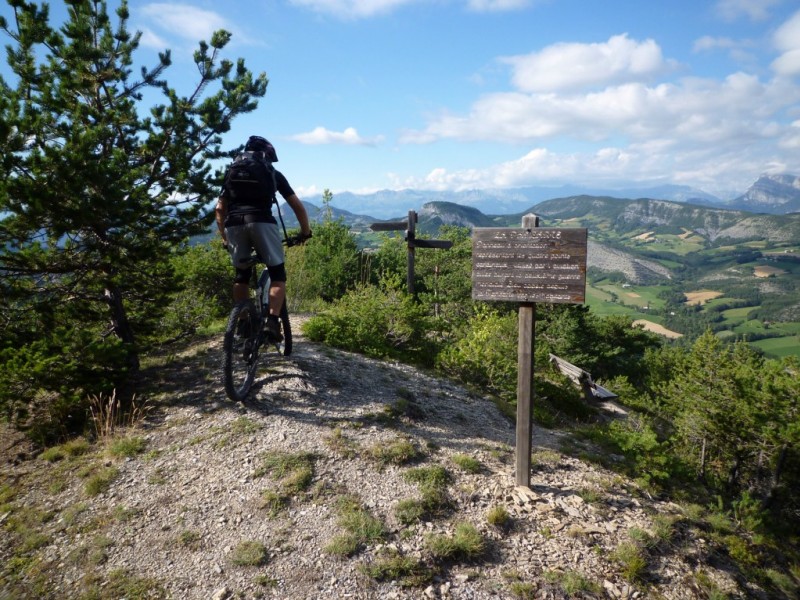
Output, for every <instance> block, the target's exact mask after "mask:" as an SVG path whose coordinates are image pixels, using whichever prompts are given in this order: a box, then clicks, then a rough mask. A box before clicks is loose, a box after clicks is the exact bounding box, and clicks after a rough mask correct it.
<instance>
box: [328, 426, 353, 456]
mask: <svg viewBox="0 0 800 600" xmlns="http://www.w3.org/2000/svg"><path fill="white" fill-rule="evenodd" d="M323 441H324V442H325V445H326V446H327V447H328V448H330V450H331V451H332V452H334V453H335V454H337V455H339V456H341V457H342V458H354V457H355V456H356V455H357V454H358V444H356V442H354V441H353V440H351V439H350V438H349V437H347V436H346V435H345V434H344V433H343V432H342V429H341V427H337V428H336V429H334V430H333V431H332V432H331V434H330V435H327V436H325V438H324V440H323Z"/></svg>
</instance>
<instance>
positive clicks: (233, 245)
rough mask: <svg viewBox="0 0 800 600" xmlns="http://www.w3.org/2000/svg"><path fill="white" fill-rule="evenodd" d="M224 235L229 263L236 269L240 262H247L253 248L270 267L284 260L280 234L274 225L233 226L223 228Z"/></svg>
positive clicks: (240, 266)
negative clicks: (226, 240) (229, 258)
mask: <svg viewBox="0 0 800 600" xmlns="http://www.w3.org/2000/svg"><path fill="white" fill-rule="evenodd" d="M225 235H226V237H227V238H228V252H230V254H231V262H233V266H234V267H236V268H242V261H244V262H247V260H248V259H249V258H250V254H251V252H252V250H253V248H255V249H256V251H257V252H258V253H259V254H260V255H261V258H262V259H263V260H264V261H265V262H266V263H267V265H269V266H270V267H274V266H275V265H280V264H282V263H283V262H284V260H285V259H284V255H283V244H282V242H281V233H280V231H279V230H278V225H277V224H276V223H246V224H245V225H233V226H231V227H226V228H225Z"/></svg>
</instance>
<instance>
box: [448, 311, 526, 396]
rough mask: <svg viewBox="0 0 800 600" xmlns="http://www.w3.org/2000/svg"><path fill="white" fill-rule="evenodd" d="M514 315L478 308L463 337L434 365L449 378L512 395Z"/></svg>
mask: <svg viewBox="0 0 800 600" xmlns="http://www.w3.org/2000/svg"><path fill="white" fill-rule="evenodd" d="M517 329H518V325H517V316H516V315H514V314H503V313H501V312H499V311H498V310H495V309H493V308H490V307H488V306H486V305H478V306H477V307H476V309H475V314H474V315H473V316H472V318H471V319H470V321H469V325H468V329H467V332H466V334H465V335H464V337H462V338H461V339H459V340H458V341H456V342H455V343H453V344H451V345H450V346H448V347H446V348H445V349H444V350H443V351H442V352H441V353H440V354H439V356H438V357H437V359H436V366H437V367H438V368H439V369H440V370H442V371H443V372H444V373H446V374H447V375H449V376H452V377H454V378H456V379H459V380H461V381H465V382H468V383H472V384H475V385H481V386H488V387H490V388H491V389H492V390H494V391H495V392H499V393H501V394H503V393H504V394H505V395H511V396H514V395H515V394H516V386H517V345H518V340H517V337H518V335H517Z"/></svg>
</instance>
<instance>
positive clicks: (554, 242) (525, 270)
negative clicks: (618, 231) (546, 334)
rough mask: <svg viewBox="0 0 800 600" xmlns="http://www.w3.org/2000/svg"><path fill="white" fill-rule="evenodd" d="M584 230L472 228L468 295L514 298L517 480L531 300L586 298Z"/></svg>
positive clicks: (528, 407)
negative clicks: (516, 307) (516, 324)
mask: <svg viewBox="0 0 800 600" xmlns="http://www.w3.org/2000/svg"><path fill="white" fill-rule="evenodd" d="M587 237H588V232H587V230H586V229H578V228H575V229H555V228H544V227H542V228H540V227H539V217H537V216H536V215H533V214H528V215H525V216H524V217H523V218H522V227H521V228H519V229H515V228H499V227H482V228H477V227H476V228H475V229H473V230H472V298H473V299H475V300H487V301H503V302H509V301H511V302H519V303H520V305H519V340H518V346H517V429H516V435H517V441H516V484H517V485H518V486H524V487H526V488H529V487H530V484H531V430H532V424H533V419H532V417H533V411H532V407H533V389H534V388H533V357H534V349H535V339H536V336H535V332H536V329H535V326H536V303H537V302H549V303H571V304H582V303H583V302H584V300H585V298H586V252H587V250H586V249H587Z"/></svg>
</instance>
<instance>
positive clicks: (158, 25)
mask: <svg viewBox="0 0 800 600" xmlns="http://www.w3.org/2000/svg"><path fill="white" fill-rule="evenodd" d="M139 14H140V15H141V16H143V17H144V18H145V19H146V21H147V27H146V28H145V29H143V35H142V43H143V44H145V45H152V46H154V47H157V48H164V47H165V44H164V43H163V39H162V36H161V35H159V34H156V33H154V32H153V29H158V30H160V31H162V32H163V33H162V35H163V34H170V35H177V36H180V37H181V38H183V39H186V40H189V41H192V42H199V41H200V40H206V41H208V40H210V39H211V34H212V33H214V32H215V31H217V30H218V29H225V30H227V31H233V29H234V28H233V26H232V24H231V23H230V22H228V21H227V19H225V18H224V17H222V16H221V15H219V14H217V13H215V12H212V11H209V10H204V9H202V8H198V7H196V6H191V5H188V4H166V3H154V4H146V5H144V6H143V7H142V9H141V11H140V13H139Z"/></svg>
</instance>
